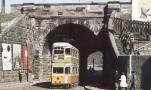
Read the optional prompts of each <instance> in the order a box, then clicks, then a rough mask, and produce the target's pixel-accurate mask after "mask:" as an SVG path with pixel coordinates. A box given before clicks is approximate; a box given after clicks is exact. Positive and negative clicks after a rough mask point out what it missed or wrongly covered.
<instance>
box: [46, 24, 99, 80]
mask: <svg viewBox="0 0 151 90" xmlns="http://www.w3.org/2000/svg"><path fill="white" fill-rule="evenodd" d="M96 40H97V39H96V35H95V34H94V33H93V32H92V31H91V30H89V28H87V27H85V26H82V25H79V24H72V23H67V24H63V25H61V26H58V27H56V28H54V30H51V31H50V32H49V33H48V34H47V36H46V38H45V44H47V46H48V47H46V48H47V50H48V49H49V51H50V52H51V50H52V48H51V46H52V44H53V43H54V42H69V43H70V44H72V45H73V46H75V47H77V48H78V49H79V50H80V67H81V70H80V73H81V74H80V78H81V79H80V82H81V83H83V82H85V80H86V79H85V74H86V67H87V57H88V55H89V54H90V53H92V52H94V51H96V50H97V49H98V46H96V42H97V41H96Z"/></svg>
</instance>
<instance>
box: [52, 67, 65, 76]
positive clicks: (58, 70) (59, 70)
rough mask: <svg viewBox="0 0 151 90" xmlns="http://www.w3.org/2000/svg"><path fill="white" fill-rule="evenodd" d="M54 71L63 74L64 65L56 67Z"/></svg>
mask: <svg viewBox="0 0 151 90" xmlns="http://www.w3.org/2000/svg"><path fill="white" fill-rule="evenodd" d="M53 73H55V74H62V73H63V67H54V68H53Z"/></svg>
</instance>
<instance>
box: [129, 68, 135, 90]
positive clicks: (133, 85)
mask: <svg viewBox="0 0 151 90" xmlns="http://www.w3.org/2000/svg"><path fill="white" fill-rule="evenodd" d="M130 81H131V86H130V90H132V89H133V90H136V89H135V72H134V71H132V77H131V80H130Z"/></svg>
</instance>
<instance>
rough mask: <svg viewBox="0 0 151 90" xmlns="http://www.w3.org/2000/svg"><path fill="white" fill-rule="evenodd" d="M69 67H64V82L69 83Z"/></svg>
mask: <svg viewBox="0 0 151 90" xmlns="http://www.w3.org/2000/svg"><path fill="white" fill-rule="evenodd" d="M69 74H70V67H65V83H69Z"/></svg>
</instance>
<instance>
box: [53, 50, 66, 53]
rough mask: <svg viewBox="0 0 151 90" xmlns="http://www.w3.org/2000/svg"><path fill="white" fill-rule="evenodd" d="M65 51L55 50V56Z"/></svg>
mask: <svg viewBox="0 0 151 90" xmlns="http://www.w3.org/2000/svg"><path fill="white" fill-rule="evenodd" d="M63 53H64V51H63V50H54V54H63Z"/></svg>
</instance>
